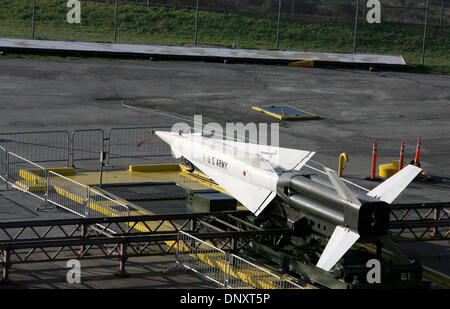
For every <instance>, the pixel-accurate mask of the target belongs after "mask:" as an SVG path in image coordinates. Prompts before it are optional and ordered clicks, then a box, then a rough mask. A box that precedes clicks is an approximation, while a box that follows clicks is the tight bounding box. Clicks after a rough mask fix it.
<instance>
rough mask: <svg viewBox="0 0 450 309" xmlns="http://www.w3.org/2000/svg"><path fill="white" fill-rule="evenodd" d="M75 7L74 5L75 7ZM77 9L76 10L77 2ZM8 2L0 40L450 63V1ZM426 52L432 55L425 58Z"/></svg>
mask: <svg viewBox="0 0 450 309" xmlns="http://www.w3.org/2000/svg"><path fill="white" fill-rule="evenodd" d="M72 2H73V1H72ZM72 2H71V3H72ZM374 2H377V1H373V0H370V1H366V0H335V1H332V2H330V1H326V0H321V1H308V0H303V1H297V0H241V1H237V0H82V1H81V3H80V10H79V16H80V23H69V22H67V16H68V15H71V16H72V15H74V14H76V13H74V12H73V11H71V10H72V9H75V8H76V7H75V6H74V4H73V3H72V4H71V5H72V7H70V6H69V7H67V5H66V4H67V3H66V1H56V0H20V1H19V0H2V2H1V3H0V36H15V37H32V38H39V39H59V40H61V39H63V40H81V41H95V42H121V43H146V44H163V45H164V44H167V45H194V46H196V45H210V46H226V47H238V48H266V49H290V50H309V51H328V52H368V53H389V54H402V55H404V57H405V58H406V60H407V62H412V63H423V62H424V57H425V56H428V59H430V61H431V62H432V63H441V62H442V59H443V58H442V57H444V58H445V59H447V58H446V57H448V56H447V55H446V54H448V53H446V51H448V48H449V47H448V44H449V43H448V35H449V34H450V28H449V25H450V23H449V20H450V3H449V0H419V1H417V0H384V1H380V7H379V8H380V10H379V16H380V23H377V22H375V23H369V19H370V18H369V17H373V16H375V15H377V14H376V11H374V9H376V8H377V7H376V4H373V3H374ZM427 51H428V53H429V55H427V54H426V52H427Z"/></svg>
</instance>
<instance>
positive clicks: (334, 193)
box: [155, 131, 421, 271]
mask: <svg viewBox="0 0 450 309" xmlns="http://www.w3.org/2000/svg"><path fill="white" fill-rule="evenodd" d="M155 133H156V135H157V136H158V137H159V138H161V139H162V140H164V141H165V142H166V143H168V144H169V145H170V147H171V149H172V152H173V155H174V156H175V157H176V158H181V157H183V158H185V159H186V160H188V161H189V162H191V163H192V164H193V165H194V166H196V167H197V168H198V169H200V170H201V171H202V172H203V173H205V174H206V175H208V176H209V177H210V178H211V179H213V180H214V181H215V182H216V183H217V184H218V185H219V186H221V187H222V188H223V189H225V190H226V191H227V192H228V193H229V194H230V195H232V196H233V197H234V198H236V200H238V201H239V202H240V203H241V204H242V205H244V206H245V207H247V208H248V209H249V210H250V211H252V212H253V213H254V214H255V215H256V216H258V215H259V214H260V213H261V212H262V211H263V210H264V209H266V207H267V206H268V205H269V204H270V202H271V201H272V200H273V199H274V198H275V197H278V198H279V199H281V200H282V201H284V202H285V203H286V204H288V205H289V206H290V207H292V208H293V209H295V210H296V211H298V213H299V215H300V216H301V215H304V216H305V217H309V218H317V219H319V220H322V222H326V224H327V225H329V226H332V227H333V229H334V231H333V232H332V234H331V237H330V240H329V241H328V244H327V246H326V247H325V249H324V251H323V253H322V255H321V257H320V260H319V262H318V263H317V267H319V268H322V269H324V270H326V271H329V270H330V269H331V268H332V267H333V266H334V265H335V264H336V263H337V262H338V261H339V259H340V258H341V257H342V256H343V255H344V254H345V253H346V252H347V251H348V250H349V249H350V248H351V247H352V245H353V244H354V243H355V242H356V241H357V240H358V239H359V237H360V236H382V235H384V234H386V233H387V229H388V224H389V204H390V203H392V201H393V200H394V199H395V198H396V197H397V196H398V195H399V194H400V193H401V192H402V191H403V190H404V189H405V188H406V186H407V185H408V184H409V183H410V182H411V181H412V180H413V179H414V178H415V177H416V176H417V174H418V173H419V172H420V171H421V169H420V168H418V167H415V166H412V165H408V166H407V167H405V168H404V169H402V170H401V171H400V172H398V173H397V174H395V175H394V176H392V177H391V178H389V179H388V180H386V181H384V182H383V183H381V184H380V185H378V186H377V187H376V188H375V189H373V190H371V191H370V192H368V193H367V194H365V195H356V194H355V193H354V192H353V191H351V190H350V189H349V188H348V187H347V185H346V184H345V183H344V182H343V181H342V179H341V178H340V177H339V176H337V174H336V172H335V171H333V170H331V169H329V168H325V171H326V174H327V175H328V178H329V180H330V182H331V184H332V185H331V186H327V185H324V184H322V183H319V182H317V181H313V180H311V179H309V178H308V177H307V175H303V174H301V173H300V172H299V170H300V169H301V168H302V167H303V166H304V164H305V163H306V162H307V161H308V160H309V159H310V158H311V157H312V156H313V155H314V152H311V151H304V150H296V149H288V148H281V147H272V146H265V145H258V144H251V143H242V142H236V141H224V140H218V139H213V138H207V137H203V136H201V135H197V134H179V133H173V132H162V131H157V132H155ZM326 235H329V234H326Z"/></svg>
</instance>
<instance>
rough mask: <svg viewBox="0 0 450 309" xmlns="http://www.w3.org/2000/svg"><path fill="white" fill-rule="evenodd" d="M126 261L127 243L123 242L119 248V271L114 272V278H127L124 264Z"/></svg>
mask: <svg viewBox="0 0 450 309" xmlns="http://www.w3.org/2000/svg"><path fill="white" fill-rule="evenodd" d="M127 260H128V255H127V243H126V242H125V241H124V242H123V243H121V244H120V246H119V271H118V272H116V276H118V277H128V276H129V275H128V273H127V271H126V270H125V263H126V262H127Z"/></svg>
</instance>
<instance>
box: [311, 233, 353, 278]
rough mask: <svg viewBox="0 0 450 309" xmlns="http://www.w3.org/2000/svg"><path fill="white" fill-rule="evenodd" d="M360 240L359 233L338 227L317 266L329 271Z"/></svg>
mask: <svg viewBox="0 0 450 309" xmlns="http://www.w3.org/2000/svg"><path fill="white" fill-rule="evenodd" d="M358 239H359V234H358V233H355V232H353V231H352V230H350V229H348V228H345V227H343V226H339V225H338V226H336V228H335V229H334V232H333V234H332V235H331V237H330V240H329V241H328V243H327V246H326V247H325V249H324V250H323V252H322V255H321V256H320V259H319V262H317V265H316V266H317V267H319V268H322V269H323V270H326V271H329V270H330V269H331V268H333V266H334V265H336V263H337V262H339V260H340V259H341V257H343V256H344V254H345V253H346V252H347V251H348V250H349V249H350V248H351V247H352V246H353V244H354V243H355V242H356V241H357V240H358Z"/></svg>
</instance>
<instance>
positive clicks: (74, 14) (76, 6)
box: [66, 0, 81, 24]
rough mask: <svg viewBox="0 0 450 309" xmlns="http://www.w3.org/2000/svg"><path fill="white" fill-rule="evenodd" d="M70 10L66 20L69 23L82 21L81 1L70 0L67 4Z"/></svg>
mask: <svg viewBox="0 0 450 309" xmlns="http://www.w3.org/2000/svg"><path fill="white" fill-rule="evenodd" d="M66 6H67V7H68V8H70V10H69V11H68V12H67V15H66V20H67V22H68V23H69V24H80V23H81V3H80V1H79V0H68V1H67V5H66Z"/></svg>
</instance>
